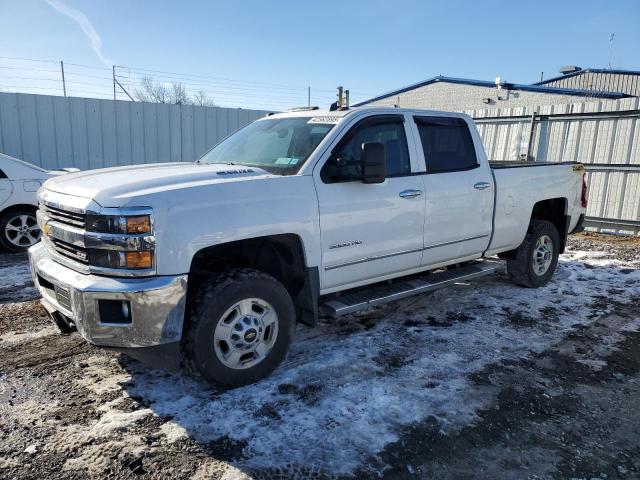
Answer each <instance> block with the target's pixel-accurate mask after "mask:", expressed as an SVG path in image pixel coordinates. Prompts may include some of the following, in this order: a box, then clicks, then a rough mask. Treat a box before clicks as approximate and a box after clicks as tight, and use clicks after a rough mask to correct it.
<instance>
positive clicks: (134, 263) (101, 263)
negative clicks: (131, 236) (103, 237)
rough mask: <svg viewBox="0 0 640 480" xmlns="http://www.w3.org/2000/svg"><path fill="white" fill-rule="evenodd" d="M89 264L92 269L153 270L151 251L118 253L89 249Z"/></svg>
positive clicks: (116, 251) (115, 251)
mask: <svg viewBox="0 0 640 480" xmlns="http://www.w3.org/2000/svg"><path fill="white" fill-rule="evenodd" d="M88 255H89V264H90V265H92V266H94V267H102V268H117V269H127V270H147V269H150V268H153V252H152V251H151V250H140V251H130V252H128V251H118V250H99V249H90V250H89V251H88Z"/></svg>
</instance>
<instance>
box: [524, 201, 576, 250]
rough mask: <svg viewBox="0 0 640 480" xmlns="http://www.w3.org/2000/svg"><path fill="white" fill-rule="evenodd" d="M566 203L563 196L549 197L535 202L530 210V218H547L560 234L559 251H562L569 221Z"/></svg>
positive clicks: (565, 241)
mask: <svg viewBox="0 0 640 480" xmlns="http://www.w3.org/2000/svg"><path fill="white" fill-rule="evenodd" d="M568 204H569V202H568V200H567V198H565V197H557V198H549V199H545V200H540V201H539V202H536V203H535V204H534V205H533V209H532V211H531V220H547V221H548V222H551V223H552V224H553V225H554V226H555V227H556V229H557V230H558V234H559V236H560V253H564V250H565V246H566V243H567V235H568V234H569V223H570V222H571V216H569V215H568Z"/></svg>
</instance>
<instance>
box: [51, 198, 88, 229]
mask: <svg viewBox="0 0 640 480" xmlns="http://www.w3.org/2000/svg"><path fill="white" fill-rule="evenodd" d="M40 209H41V210H42V211H43V212H44V213H45V214H46V215H47V216H48V217H49V218H51V220H54V221H56V222H58V223H62V224H64V225H69V226H70V227H74V228H80V229H83V230H84V228H85V225H86V219H87V217H86V215H85V214H84V213H78V212H72V211H69V210H64V209H62V208H58V207H53V206H51V205H45V204H40Z"/></svg>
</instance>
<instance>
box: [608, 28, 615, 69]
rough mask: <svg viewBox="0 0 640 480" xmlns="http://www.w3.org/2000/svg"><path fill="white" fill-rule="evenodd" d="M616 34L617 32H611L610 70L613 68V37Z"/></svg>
mask: <svg viewBox="0 0 640 480" xmlns="http://www.w3.org/2000/svg"><path fill="white" fill-rule="evenodd" d="M615 36H616V34H615V33H610V34H609V70H611V69H612V68H613V37H615Z"/></svg>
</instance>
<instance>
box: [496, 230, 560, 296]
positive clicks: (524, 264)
mask: <svg viewBox="0 0 640 480" xmlns="http://www.w3.org/2000/svg"><path fill="white" fill-rule="evenodd" d="M545 236H546V237H547V238H549V239H550V240H551V245H552V251H551V253H550V256H551V258H550V260H551V263H550V264H549V266H548V268H547V269H546V270H545V271H544V273H539V272H537V271H536V267H535V262H534V254H535V251H536V245H537V243H538V241H539V240H541V239H543V237H545ZM545 240H546V239H545ZM559 253H560V234H559V233H558V229H557V228H556V227H555V225H554V224H553V223H551V222H548V221H546V220H531V223H530V224H529V229H528V231H527V235H526V236H525V237H524V241H523V242H522V244H521V245H520V246H519V247H518V248H517V249H516V250H515V252H514V253H513V255H512V256H511V257H510V258H509V259H507V272H508V274H509V279H510V280H511V281H512V282H513V283H515V284H517V285H520V286H522V287H528V288H538V287H542V286H543V285H546V284H547V283H548V282H549V280H550V279H551V277H552V276H553V274H554V272H555V270H556V266H557V265H558V255H559Z"/></svg>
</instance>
